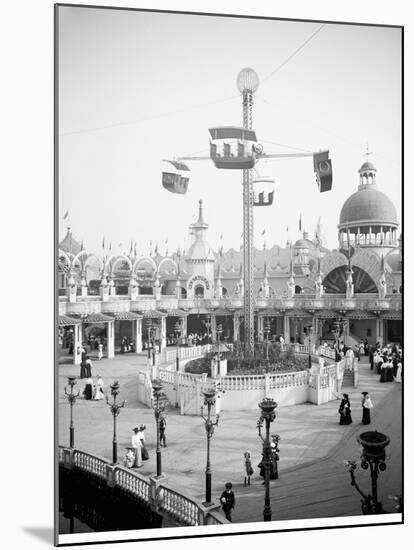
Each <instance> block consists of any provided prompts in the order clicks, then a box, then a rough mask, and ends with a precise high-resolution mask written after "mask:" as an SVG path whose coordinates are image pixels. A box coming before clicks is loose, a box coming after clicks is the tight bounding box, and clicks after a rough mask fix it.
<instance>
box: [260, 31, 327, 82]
mask: <svg viewBox="0 0 414 550" xmlns="http://www.w3.org/2000/svg"><path fill="white" fill-rule="evenodd" d="M325 25H326V24H325V23H323V24H322V25H321V26H320V27H319V28H318V29H317V30H316V31H315V32H314V33H313V34H311V35H310V37H309V38H308V39H306V40H305V42H304V43H303V44H302V45H301V46H299V48H297V49H296V50H295V51H294V52H293V53H292V54H291V55H290V56H289V57H288V58H287V59H285V61H283V63H281V64H280V65H279V66H278V67H276V69H275V70H274V71H272V72H271V73H270V74H269V75H267V76H265V77H264V78H263V79H261V83H263V82H265V81H266V80H268V79H269V78H270V77H271V76H273V75H274V74H276V73H277V72H278V71H280V69H281V68H282V67H284V66H285V65H286V64H287V63H289V61H290V60H291V59H293V58H294V57H295V55H297V54H298V53H299V52H300V51H301V50H302V49H303V48H304V47H305V46H306V44H308V43H309V42H310V41H311V40H312V39H313V38H314V37H315V36H316V35H317V34H318V33H319V32H320V31H321V30H322V29H323V28H324V27H325Z"/></svg>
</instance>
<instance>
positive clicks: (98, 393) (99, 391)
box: [94, 374, 105, 401]
mask: <svg viewBox="0 0 414 550" xmlns="http://www.w3.org/2000/svg"><path fill="white" fill-rule="evenodd" d="M104 386H105V384H104V381H103V380H102V377H101V376H99V374H98V379H97V381H96V386H95V397H94V399H95V401H99V400H100V399H103V398H104V397H105V394H104Z"/></svg>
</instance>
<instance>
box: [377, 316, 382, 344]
mask: <svg viewBox="0 0 414 550" xmlns="http://www.w3.org/2000/svg"><path fill="white" fill-rule="evenodd" d="M376 341H377V342H379V343H380V345H381V346H382V345H383V343H384V320H383V319H380V318H379V317H378V318H377V319H376Z"/></svg>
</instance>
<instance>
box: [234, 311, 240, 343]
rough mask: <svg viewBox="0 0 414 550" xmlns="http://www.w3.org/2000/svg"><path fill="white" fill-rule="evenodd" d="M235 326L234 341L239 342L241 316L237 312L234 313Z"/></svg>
mask: <svg viewBox="0 0 414 550" xmlns="http://www.w3.org/2000/svg"><path fill="white" fill-rule="evenodd" d="M233 327H234V336H233V341H234V342H237V340H238V339H239V337H240V317H239V316H238V315H236V313H235V314H234V315H233Z"/></svg>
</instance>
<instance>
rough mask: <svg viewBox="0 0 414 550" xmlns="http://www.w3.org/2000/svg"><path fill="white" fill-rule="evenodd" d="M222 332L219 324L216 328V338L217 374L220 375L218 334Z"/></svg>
mask: <svg viewBox="0 0 414 550" xmlns="http://www.w3.org/2000/svg"><path fill="white" fill-rule="evenodd" d="M222 332H223V327H222V325H221V324H219V325H217V327H216V336H217V374H220V334H221V333H222Z"/></svg>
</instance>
